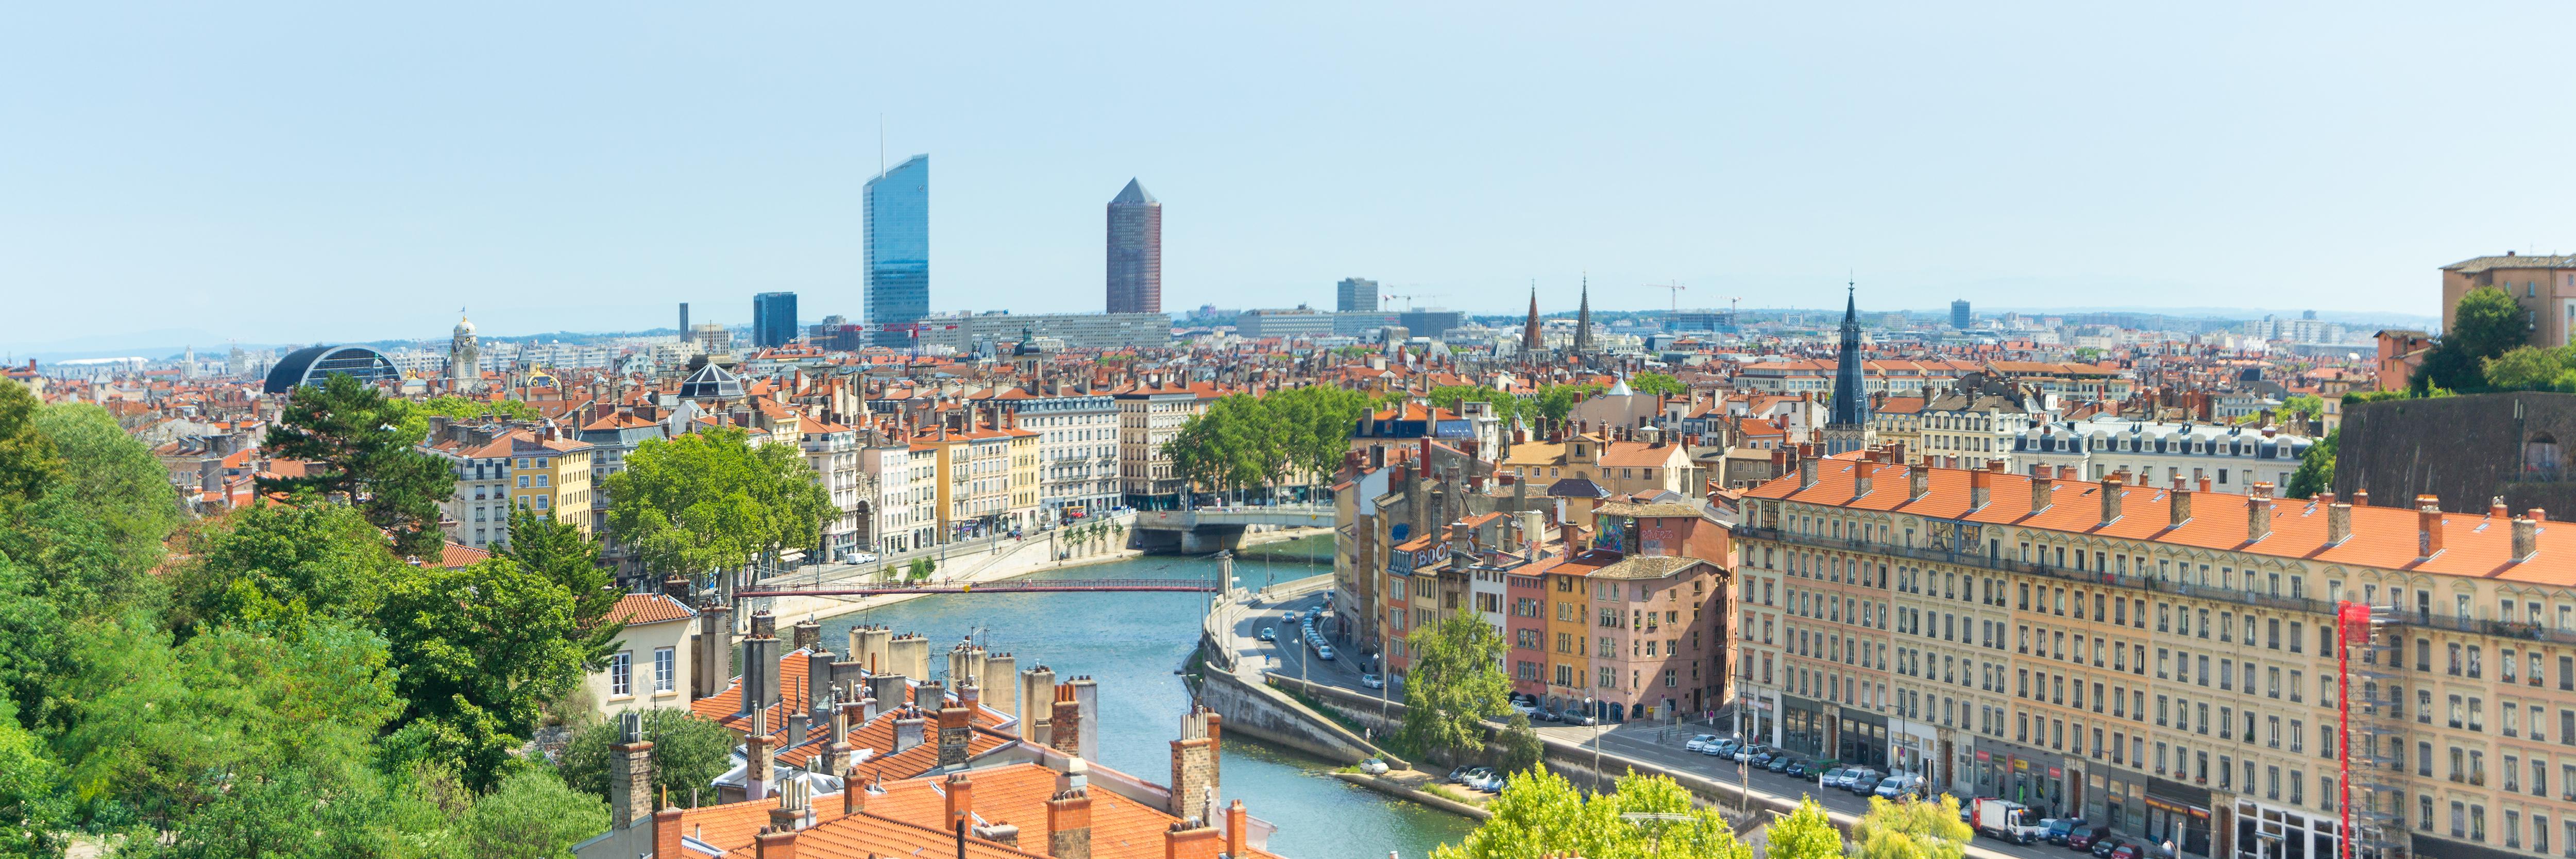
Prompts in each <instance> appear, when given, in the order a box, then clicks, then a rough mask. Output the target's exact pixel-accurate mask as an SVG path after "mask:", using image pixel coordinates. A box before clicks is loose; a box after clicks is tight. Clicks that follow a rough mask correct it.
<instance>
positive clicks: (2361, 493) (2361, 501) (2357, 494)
mask: <svg viewBox="0 0 2576 859" xmlns="http://www.w3.org/2000/svg"><path fill="white" fill-rule="evenodd" d="M2352 506H2354V507H2368V506H2370V490H2368V489H2355V490H2353V491H2352Z"/></svg>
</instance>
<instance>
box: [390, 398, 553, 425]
mask: <svg viewBox="0 0 2576 859" xmlns="http://www.w3.org/2000/svg"><path fill="white" fill-rule="evenodd" d="M414 407H415V408H416V409H418V410H419V412H420V413H421V414H423V415H437V416H440V417H449V418H457V419H460V420H475V419H480V418H487V417H490V418H500V419H502V420H513V421H533V420H540V419H543V418H544V417H545V415H543V414H539V413H538V412H537V410H536V407H534V406H530V405H528V404H527V403H526V402H523V401H520V400H509V399H502V400H478V399H474V398H472V397H460V396H456V395H454V394H449V395H445V396H437V397H431V398H429V399H426V400H422V401H420V402H419V403H417V404H416V405H415V406H414Z"/></svg>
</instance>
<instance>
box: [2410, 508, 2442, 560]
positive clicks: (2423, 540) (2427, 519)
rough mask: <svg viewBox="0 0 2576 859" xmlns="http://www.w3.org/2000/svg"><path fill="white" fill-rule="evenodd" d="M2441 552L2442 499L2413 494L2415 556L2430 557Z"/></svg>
mask: <svg viewBox="0 0 2576 859" xmlns="http://www.w3.org/2000/svg"><path fill="white" fill-rule="evenodd" d="M2441 553H2442V499H2441V498H2439V497H2437V496H2432V495H2418V496H2415V557H2418V558H2430V557H2433V556H2434V555H2439V554H2441Z"/></svg>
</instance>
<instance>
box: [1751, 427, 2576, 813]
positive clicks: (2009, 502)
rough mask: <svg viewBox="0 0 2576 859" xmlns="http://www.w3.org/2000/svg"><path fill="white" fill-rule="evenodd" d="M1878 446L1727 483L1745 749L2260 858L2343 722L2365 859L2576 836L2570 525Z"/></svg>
mask: <svg viewBox="0 0 2576 859" xmlns="http://www.w3.org/2000/svg"><path fill="white" fill-rule="evenodd" d="M1895 458H1896V457H1894V456H1893V455H1892V454H1889V453H1885V452H1879V451H1869V452H1863V453H1861V454H1858V455H1855V456H1854V457H1849V458H1834V459H1826V460H1809V461H1806V462H1803V463H1801V464H1800V466H1799V470H1798V471H1797V472H1796V473H1795V474H1793V475H1791V476H1787V477H1782V478H1780V479H1778V480H1774V481H1772V482H1770V483H1768V484H1765V485H1763V486H1761V487H1759V488H1757V489H1755V490H1753V491H1752V492H1751V493H1749V495H1748V498H1747V502H1746V506H1745V513H1744V515H1745V517H1746V521H1745V523H1744V526H1743V527H1741V528H1739V529H1738V530H1737V531H1736V532H1735V535H1734V536H1735V538H1736V540H1737V541H1738V542H1737V545H1738V551H1739V559H1740V565H1739V567H1738V582H1739V588H1740V590H1739V592H1738V597H1739V599H1738V602H1739V603H1740V604H1741V606H1742V608H1741V609H1740V611H1741V614H1740V615H1739V623H1740V626H1739V627H1738V629H1739V630H1740V633H1739V636H1738V641H1737V644H1738V645H1739V647H1740V648H1741V650H1742V658H1741V660H1740V661H1739V663H1738V664H1740V665H1742V666H1743V667H1742V668H1741V669H1740V670H1739V673H1738V680H1739V681H1740V682H1741V683H1742V684H1743V693H1742V695H1741V700H1742V701H1743V702H1744V703H1745V706H1744V707H1743V708H1742V709H1743V712H1745V713H1746V714H1747V715H1748V717H1749V718H1748V719H1747V724H1746V725H1745V727H1746V729H1747V730H1748V732H1749V733H1753V734H1757V735H1758V737H1759V739H1760V740H1762V741H1764V742H1771V743H1774V744H1777V745H1780V746H1783V747H1785V748H1788V749H1790V750H1791V751H1794V752H1797V753H1799V754H1804V755H1810V756H1816V757H1830V758H1836V759H1839V760H1843V761H1848V762H1860V763H1866V764H1869V765H1872V766H1877V767H1879V768H1881V769H1890V768H1896V769H1904V770H1907V771H1913V772H1920V773H1923V774H1924V775H1926V776H1927V777H1928V778H1929V779H1930V780H1931V781H1932V783H1933V785H1934V786H1935V787H1936V788H1937V789H1941V790H1947V791H1949V792H1952V793H1955V794H1957V795H1959V796H1962V797H1967V796H2001V797H2005V798H2008V799H2014V800H2018V801H2021V802H2024V803H2028V804H2030V805H2032V806H2034V807H2036V808H2039V809H2040V810H2041V811H2042V812H2043V813H2044V814H2047V815H2058V814H2075V815H2080V816H2082V817H2083V818H2084V819H2086V820H2087V821H2088V822H2090V823H2092V824H2096V825H2107V826H2109V827H2111V829H2112V830H2113V832H2114V833H2116V834H2119V835H2121V836H2123V837H2126V838H2130V839H2133V840H2134V839H2144V840H2146V841H2147V842H2148V843H2153V844H2161V843H2164V842H2167V841H2170V842H2172V843H2173V844H2174V845H2175V847H2176V848H2177V851H2178V852H2179V853H2180V854H2181V855H2184V856H2199V857H2221V856H2223V857H2229V859H2239V857H2242V859H2287V857H2322V856H2332V855H2336V853H2335V851H2336V849H2337V845H2338V843H2339V839H2340V838H2341V837H2342V834H2343V833H2342V831H2341V825H2340V823H2339V818H2340V816H2341V815H2342V813H2343V810H2344V805H2345V803H2346V802H2347V800H2346V797H2345V794H2344V788H2346V787H2347V785H2345V784H2343V783H2342V781H2343V780H2344V779H2345V778H2346V777H2345V775H2344V771H2343V768H2344V766H2345V764H2346V763H2347V762H2346V761H2344V760H2341V759H2340V758H2341V757H2342V755H2343V748H2344V746H2343V743H2344V742H2345V741H2346V740H2347V739H2349V741H2350V742H2351V743H2352V748H2353V749H2354V753H2353V754H2352V756H2351V760H2350V761H2349V763H2350V765H2351V767H2352V769H2351V775H2350V777H2349V781H2350V784H2349V785H2348V787H2349V788H2350V791H2351V793H2350V799H2349V803H2350V804H2351V806H2352V808H2351V810H2352V812H2353V818H2354V822H2353V827H2354V831H2355V832H2356V833H2358V836H2359V837H2358V838H2357V839H2356V844H2355V846H2356V847H2357V848H2360V850H2359V854H2360V855H2374V851H2375V852H2376V855H2402V854H2404V855H2425V856H2506V855H2522V856H2538V855H2565V856H2576V529H2567V528H2562V527H2557V526H2553V525H2551V524H2550V523H2548V522H2547V521H2546V514H2545V513H2543V512H2541V511H2536V510H2535V511H2526V512H2525V513H2524V514H2521V515H2516V514H2512V513H2509V512H2507V511H2504V510H2502V509H2492V510H2490V511H2489V512H2488V513H2487V514H2486V515H2483V516H2480V515H2462V514H2445V513H2441V512H2438V509H2437V508H2434V507H2433V506H2432V505H2433V503H2434V502H2433V500H2431V499H2421V500H2420V501H2421V503H2420V504H2419V505H2418V507H2419V508H2421V509H2419V510H2406V509H2398V508H2388V507H2371V506H2368V505H2367V504H2366V503H2345V502H2343V501H2339V500H2337V499H2334V498H2333V497H2331V496H2320V497H2319V498H2317V499H2313V500H2294V499H2282V498H2274V497H2272V496H2271V487H2270V486H2268V485H2264V484H2257V485H2256V486H2254V487H2252V491H2250V492H2248V493H2245V494H2231V493H2219V492H2211V491H2208V490H2207V488H2205V487H2204V486H2202V485H2196V484H2195V485H2184V484H2179V483H2177V484H2171V485H2165V486H2150V485H2129V481H2128V480H2127V477H2128V475H2125V474H2119V473H2114V474H2113V475H2111V476H2109V477H2107V478H2106V479H2103V480H2100V481H2077V480H2055V479H2051V478H2047V477H2031V476H2025V475H2017V474H2008V473H2004V472H2003V471H2002V470H2001V469H2000V467H1999V466H2000V464H1999V463H1997V464H1996V465H1995V466H1990V467H1989V468H1983V469H1974V470H1969V469H1957V468H1915V467H1907V466H1904V465H1902V464H1899V463H1896V462H1894V461H1893V460H1894V459H1895ZM1881 460H1884V461H1881ZM2355 500H2357V501H2363V502H2366V501H2367V499H2355ZM2347 604H2357V605H2360V606H2375V607H2377V608H2376V609H2375V610H2374V611H2375V614H2376V617H2377V619H2376V620H2375V621H2372V622H2371V623H2369V624H2367V625H2359V624H2357V625H2355V627H2354V632H2355V637H2356V639H2359V638H2360V637H2361V636H2363V635H2364V634H2366V635H2367V641H2358V640H2357V641H2356V643H2354V644H2353V645H2352V646H2351V647H2350V648H2349V649H2348V652H2339V648H2340V646H2341V645H2340V642H2339V640H2338V636H2337V615H2336V612H2337V607H2338V606H2340V605H2347ZM2339 656H2348V657H2349V659H2350V668H2351V674H2350V676H2351V677H2352V678H2353V680H2354V682H2353V684H2352V686H2354V687H2355V688H2352V689H2346V688H2343V685H2342V684H2340V683H2339V681H2338V678H2339V677H2340V676H2343V675H2341V674H2340V673H2339V664H2338V657H2339ZM2347 697H2349V699H2350V700H2349V702H2348V703H2349V706H2350V710H2351V713H2352V716H2351V721H2350V725H2351V729H2350V731H2349V732H2348V733H2347V732H2346V731H2345V730H2344V725H2345V724H2346V723H2345V721H2344V719H2343V717H2342V715H2341V714H2342V711H2343V708H2344V706H2345V705H2346V704H2347V701H2346V698H2347Z"/></svg>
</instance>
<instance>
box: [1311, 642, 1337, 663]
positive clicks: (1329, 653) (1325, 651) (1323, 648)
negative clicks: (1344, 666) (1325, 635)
mask: <svg viewBox="0 0 2576 859" xmlns="http://www.w3.org/2000/svg"><path fill="white" fill-rule="evenodd" d="M1315 658H1317V659H1321V660H1324V661H1326V662H1331V661H1333V646H1332V645H1330V644H1318V645H1315Z"/></svg>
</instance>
